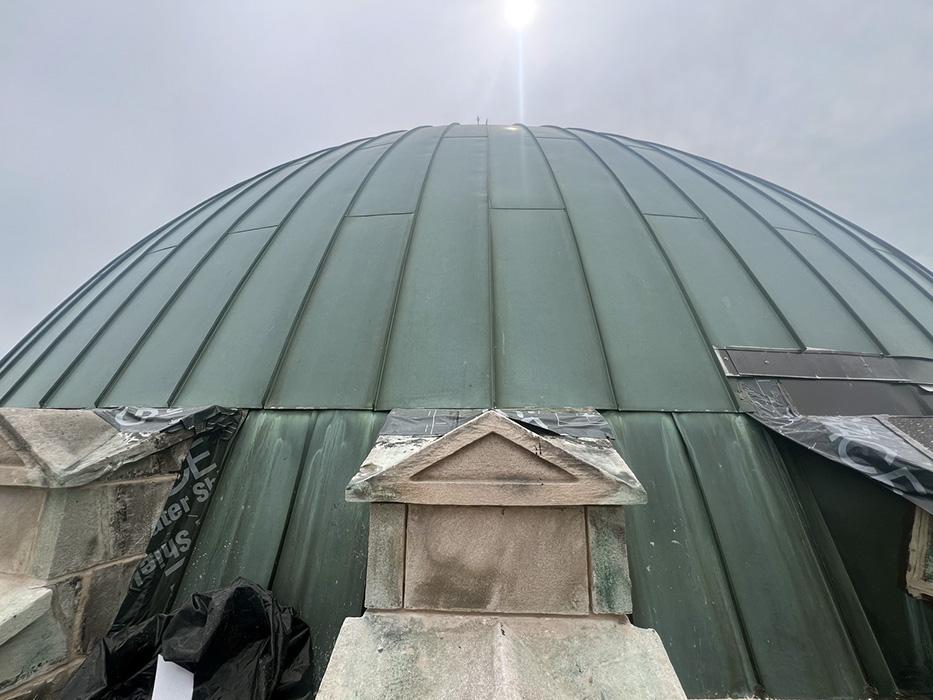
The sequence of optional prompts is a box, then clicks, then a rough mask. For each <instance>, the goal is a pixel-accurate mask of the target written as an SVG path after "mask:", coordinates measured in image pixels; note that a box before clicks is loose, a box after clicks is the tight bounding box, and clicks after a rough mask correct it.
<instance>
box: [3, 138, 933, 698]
mask: <svg viewBox="0 0 933 700" xmlns="http://www.w3.org/2000/svg"><path fill="white" fill-rule="evenodd" d="M931 329H933V276H931V274H930V272H929V271H928V270H926V269H925V268H924V267H922V266H921V265H919V264H918V263H916V262H914V261H912V260H911V259H909V258H908V257H906V256H904V255H903V254H901V253H899V252H898V251H896V250H894V249H893V248H891V247H890V246H888V245H887V244H885V243H884V242H882V241H880V240H879V239H877V238H875V237H874V236H872V235H870V234H868V233H867V232H865V231H863V230H862V229H860V228H858V227H856V226H855V225H853V224H851V223H849V222H847V221H845V220H843V219H841V218H840V217H838V216H836V215H834V214H832V213H830V212H828V211H826V210H825V209H823V208H821V207H819V206H817V205H815V204H813V203H811V202H809V201H807V200H805V199H803V198H802V197H800V196H798V195H795V194H792V193H790V192H788V191H787V190H784V189H782V188H780V187H777V186H775V185H772V184H769V183H767V182H764V181H762V180H760V179H759V178H756V177H753V176H751V175H748V174H745V173H742V172H739V171H736V170H734V169H731V168H728V167H726V166H723V165H719V164H717V163H713V162H711V161H708V160H705V159H703V158H699V157H696V156H692V155H689V154H686V153H683V152H680V151H677V150H674V149H671V148H667V147H664V146H659V145H657V144H653V143H647V142H642V141H636V140H632V139H627V138H624V137H620V136H614V135H610V134H601V133H595V132H592V131H587V130H583V129H561V128H556V127H530V128H529V127H524V126H490V127H485V126H460V125H452V126H448V127H421V128H418V129H413V130H411V131H407V132H394V133H390V134H385V135H383V136H379V137H376V138H372V139H364V140H361V141H356V142H352V143H349V144H345V145H343V146H338V147H336V148H332V149H327V150H324V151H321V152H319V153H316V154H313V155H311V156H306V157H303V158H299V159H298V160H296V161H293V162H290V163H286V164H285V165H282V166H279V167H277V168H273V169H272V170H270V171H268V172H265V173H262V174H261V175H258V176H256V177H254V178H252V179H250V180H248V181H246V182H244V183H241V184H239V185H236V186H234V187H232V188H230V189H229V190H226V191H224V192H222V193H221V194H219V195H217V196H216V197H214V198H212V199H210V200H208V201H207V202H204V203H203V204H201V205H199V206H197V207H195V208H194V209H192V210H191V211H189V212H187V213H185V214H183V215H182V216H180V217H179V218H178V219H176V220H174V221H172V222H170V223H169V224H167V225H166V226H164V227H163V228H161V229H159V230H158V231H156V232H155V233H153V234H151V235H150V236H149V237H147V238H145V239H144V240H143V241H142V242H141V243H139V244H137V245H135V246H134V247H133V248H131V249H130V250H129V251H127V252H126V253H125V254H123V255H122V256H120V257H119V258H118V259H116V260H115V261H113V262H112V263H111V264H110V265H108V266H107V267H105V268H104V269H103V270H102V271H101V272H100V273H99V274H98V275H96V276H95V277H94V278H92V279H91V280H90V281H89V282H88V283H87V284H85V285H84V286H83V287H81V288H80V289H79V290H78V291H77V292H76V293H75V294H74V295H73V296H72V297H70V298H69V299H67V300H66V301H65V302H64V303H63V304H62V305H61V306H60V307H59V308H58V309H56V310H55V311H54V312H53V313H52V314H51V315H50V316H49V317H48V318H47V319H45V320H44V321H43V322H42V323H41V324H40V325H39V326H38V327H37V328H36V329H35V330H34V331H33V332H32V333H31V334H30V335H29V336H28V337H27V338H25V339H24V340H23V342H21V343H20V344H19V345H17V346H16V347H15V348H14V349H13V350H12V351H11V353H10V354H9V355H8V356H7V357H6V358H5V359H4V360H3V361H2V362H0V405H7V406H48V407H90V406H116V405H137V406H139V405H143V406H195V405H205V404H221V405H227V406H237V407H242V408H249V409H254V410H250V411H249V412H248V416H247V417H246V419H245V422H244V423H243V425H242V427H241V429H240V431H239V432H238V434H237V436H236V438H235V440H234V442H233V444H232V445H231V448H230V451H229V453H228V455H227V457H226V460H225V463H224V465H223V476H222V478H221V479H220V480H219V481H218V484H217V486H216V491H215V495H214V496H212V501H211V507H210V509H209V510H208V512H207V515H206V516H205V518H204V521H203V524H202V525H201V527H200V532H199V534H198V535H197V539H196V541H195V542H194V544H193V545H192V549H191V552H190V556H189V558H188V561H187V562H186V568H185V570H184V578H183V581H182V583H181V584H180V587H179V589H178V590H177V591H176V598H175V599H176V601H177V600H179V599H180V597H181V596H185V595H189V594H190V593H192V592H193V591H195V590H209V589H211V588H215V587H218V586H222V585H226V584H229V583H231V582H232V581H233V580H234V579H236V578H237V577H238V576H244V577H247V578H249V579H251V580H253V581H256V582H257V583H259V584H261V585H264V586H267V587H269V588H271V589H272V590H273V592H274V593H275V595H276V597H277V599H279V600H280V601H282V602H283V603H286V604H288V605H293V606H295V607H296V608H297V609H298V610H299V612H300V613H301V615H302V616H303V617H304V618H305V619H306V620H307V621H308V622H309V624H310V627H311V630H312V636H313V645H314V649H315V651H314V654H315V674H316V677H317V678H318V679H319V678H320V676H321V674H322V673H323V670H324V667H325V666H326V663H327V659H328V655H329V653H330V649H331V647H332V645H333V643H334V640H335V639H336V636H337V632H338V630H339V629H340V625H341V624H342V622H343V619H344V618H345V617H346V616H348V615H358V614H359V613H360V611H361V609H362V606H363V590H364V582H365V570H366V556H367V555H366V552H367V513H366V510H365V508H360V506H359V504H353V503H347V502H345V497H344V496H345V494H344V488H345V486H346V484H347V482H348V480H349V479H350V477H351V476H352V475H353V474H354V473H355V472H356V470H357V469H358V467H359V465H360V463H361V462H362V460H363V459H364V458H365V456H366V454H367V453H368V451H369V449H370V447H371V446H372V445H373V442H374V440H375V438H376V435H377V434H378V432H379V430H380V427H381V425H382V424H383V421H384V418H385V411H387V410H388V409H391V408H396V407H442V408H452V409H455V408H483V407H487V406H490V405H497V406H500V407H524V406H536V407H561V406H575V407H588V406H589V407H595V408H598V409H600V411H601V413H602V414H603V416H604V417H605V418H606V420H607V422H608V423H609V424H610V425H611V427H612V429H613V431H614V433H615V435H616V438H617V446H618V448H619V449H620V451H621V452H622V453H623V454H624V456H625V459H626V461H627V462H628V464H629V465H630V466H631V467H632V469H633V471H634V472H635V473H636V475H637V476H638V478H639V480H640V481H641V482H642V484H644V486H645V488H646V490H647V492H648V498H649V500H648V504H647V505H645V506H639V507H637V508H631V509H627V512H626V535H625V537H626V542H627V546H628V551H629V556H630V563H631V570H632V584H633V599H634V615H633V620H634V622H635V623H636V624H638V625H640V626H643V627H651V628H654V629H656V630H657V631H658V633H659V634H660V635H661V638H662V639H663V641H664V645H665V648H666V649H667V651H668V653H669V655H670V657H671V660H672V662H673V664H674V667H675V669H676V671H677V673H678V676H679V677H680V680H681V682H682V683H683V685H684V687H685V689H686V690H687V693H688V695H689V696H690V697H700V698H711V697H750V696H752V695H755V696H757V697H763V696H768V697H782V698H814V699H815V698H830V697H838V698H842V697H894V696H897V697H904V696H906V695H910V694H911V693H921V694H926V695H925V696H929V694H930V693H933V608H931V607H930V605H929V604H928V603H925V602H921V601H920V600H917V599H915V598H913V597H911V596H910V595H908V593H907V591H906V590H905V586H904V560H905V559H906V553H905V550H906V542H907V539H908V537H909V532H908V531H907V530H906V529H905V528H909V525H910V523H911V522H913V518H914V517H915V512H916V511H915V508H914V504H913V503H912V502H911V501H909V500H907V499H906V498H903V497H902V496H901V495H898V494H896V493H894V492H892V491H891V490H890V489H888V488H886V487H885V486H882V485H881V484H879V483H878V482H877V481H872V480H870V479H868V478H866V477H865V476H863V475H862V474H859V473H857V472H856V471H855V470H854V469H850V468H848V467H844V466H841V465H840V464H837V463H836V462H833V461H831V460H830V459H827V458H826V456H825V455H821V454H817V453H816V452H814V451H811V450H808V449H804V448H803V447H801V446H800V445H798V444H794V443H792V442H791V441H790V440H788V439H784V438H782V437H781V436H779V435H776V434H774V433H771V432H769V431H768V430H766V429H765V428H764V427H762V425H760V424H759V423H757V422H756V421H755V420H753V418H751V417H749V416H748V415H745V414H743V413H742V409H743V408H747V407H745V406H740V404H739V401H740V400H742V398H741V395H740V393H737V392H736V391H735V389H736V385H737V383H738V380H736V376H738V375H737V374H736V373H735V372H733V371H731V370H732V369H735V367H732V368H731V369H730V367H729V366H728V364H727V363H728V361H729V360H730V358H732V359H734V358H740V357H741V353H743V352H744V353H745V355H744V356H745V358H746V359H747V358H748V357H750V356H751V355H755V357H756V358H757V359H756V361H758V362H759V366H758V369H757V370H756V371H753V372H751V373H750V374H751V375H752V376H753V377H754V376H765V377H768V376H771V377H774V376H780V377H782V379H781V382H782V384H781V386H783V387H785V388H788V387H790V388H791V389H792V391H793V392H794V396H793V398H794V400H795V401H798V405H797V407H798V408H801V406H800V403H806V404H807V406H806V408H807V410H803V408H801V413H810V414H827V413H832V412H833V411H839V413H842V414H843V415H848V416H853V415H855V416H857V417H858V418H871V416H870V415H868V416H866V415H865V414H901V415H918V414H923V415H926V416H930V415H933V394H931V393H930V391H929V388H928V387H929V385H933V340H931ZM741 348H769V349H771V350H772V351H773V350H776V349H781V348H783V349H787V350H792V351H800V350H804V349H824V350H833V351H837V353H819V352H816V353H812V352H808V353H803V352H794V353H786V352H784V353H781V352H772V353H770V354H769V353H757V355H756V354H755V353H752V352H749V351H743V350H741ZM842 353H856V354H842ZM858 353H860V354H858ZM791 356H792V359H793V362H791V363H790V364H791V365H794V366H793V367H790V371H788V367H789V365H788V364H787V362H785V365H784V373H783V374H781V372H780V371H774V370H773V369H770V368H769V366H768V362H769V361H771V359H769V358H777V359H778V360H781V361H782V362H784V361H787V360H788V358H790V357H791ZM924 358H925V359H924ZM827 361H829V362H837V361H838V362H837V366H836V367H835V368H834V370H833V371H835V372H837V373H836V374H833V375H832V376H830V377H829V378H825V374H821V372H822V369H823V368H825V367H826V362H827ZM808 363H809V364H808ZM804 365H807V366H806V367H804V369H806V372H805V373H804V374H805V375H806V376H801V374H800V373H798V372H797V370H798V369H800V368H801V367H803V366H804ZM772 367H773V366H772ZM852 368H854V369H855V370H857V371H855V372H854V373H853V374H848V373H847V372H849V370H850V369H852ZM856 375H857V376H856ZM853 377H854V379H853ZM867 380H870V381H867ZM827 397H829V398H830V399H832V400H827ZM746 398H747V397H746ZM274 409H308V410H274ZM839 413H834V414H833V415H839ZM924 420H928V419H924ZM875 691H877V692H875Z"/></svg>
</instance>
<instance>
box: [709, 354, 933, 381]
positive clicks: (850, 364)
mask: <svg viewBox="0 0 933 700" xmlns="http://www.w3.org/2000/svg"><path fill="white" fill-rule="evenodd" d="M716 355H717V357H718V358H719V361H720V363H721V366H722V369H723V371H724V372H725V373H726V376H728V377H781V378H788V379H846V380H850V381H876V382H890V383H898V384H900V383H906V384H926V383H929V382H931V381H933V359H931V358H927V357H893V356H889V355H878V354H869V353H855V352H839V351H836V350H814V349H810V348H808V349H806V350H785V349H772V348H734V347H729V348H717V349H716Z"/></svg>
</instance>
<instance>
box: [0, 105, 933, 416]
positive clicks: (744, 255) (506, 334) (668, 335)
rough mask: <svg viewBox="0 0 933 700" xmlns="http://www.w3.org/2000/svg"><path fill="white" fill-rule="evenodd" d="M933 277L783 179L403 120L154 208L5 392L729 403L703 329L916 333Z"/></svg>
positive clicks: (729, 340) (16, 400) (585, 134)
mask: <svg viewBox="0 0 933 700" xmlns="http://www.w3.org/2000/svg"><path fill="white" fill-rule="evenodd" d="M931 329H933V276H931V274H930V272H929V271H928V270H926V269H925V268H923V267H922V266H921V265H919V264H918V263H916V262H914V261H912V260H911V259H910V258H908V257H906V256H904V255H903V254H901V253H899V252H898V251H897V250H895V249H894V248H892V247H890V246H888V245H887V244H885V243H883V242H882V241H880V240H879V239H877V238H875V237H873V236H871V235H870V234H867V233H866V232H864V231H863V230H861V229H859V228H857V227H855V226H854V225H852V224H850V223H849V222H847V221H845V220H843V219H841V218H840V217H838V216H836V215H834V214H831V213H829V212H827V211H826V210H825V209H823V208H821V207H818V206H816V205H814V204H812V203H810V202H808V201H807V200H805V199H804V198H802V197H800V196H799V195H795V194H792V193H790V192H788V191H787V190H784V189H783V188H780V187H777V186H775V185H772V184H770V183H767V182H765V181H764V180H761V179H760V178H757V177H754V176H750V175H747V174H745V173H741V172H739V171H737V170H734V169H732V168H728V167H726V166H723V165H720V164H718V163H714V162H712V161H710V160H707V159H704V158H700V157H697V156H693V155H690V154H687V153H684V152H682V151H678V150H676V149H672V148H668V147H665V146H661V145H658V144H653V143H648V142H644V141H638V140H635V139H629V138H626V137H621V136H615V135H610V134H604V133H597V132H593V131H589V130H585V129H563V128H558V127H549V126H544V127H525V126H489V127H483V126H462V125H456V124H452V125H449V126H446V127H419V128H417V129H413V130H411V131H407V132H391V133H388V134H384V135H382V136H379V137H375V138H372V139H363V140H360V141H355V142H351V143H348V144H345V145H342V146H338V147H335V148H330V149H325V150H323V151H319V152H317V153H315V154H312V155H309V156H305V157H303V158H299V159H297V160H294V161H291V162H289V163H286V164H284V165H282V166H279V167H277V168H273V169H271V170H268V171H266V172H265V173H262V174H260V175H257V176H256V177H254V178H252V179H250V180H247V181H245V182H243V183H240V184H239V185H236V186H234V187H232V188H230V189H228V190H225V191H224V192H222V193H220V194H219V195H217V196H215V197H213V198H211V199H209V200H207V201H206V202H204V203H202V204H200V205H198V206H196V207H194V208H193V209H192V210H190V211H189V212H187V213H185V214H183V215H182V216H180V217H178V218H177V219H175V220H173V221H171V222H169V223H168V224H166V225H165V226H163V227H162V228H161V229H159V230H158V231H156V232H155V233H153V234H151V235H150V236H148V237H147V238H145V239H143V240H142V241H141V242H140V243H138V244H137V245H135V246H133V247H132V248H131V249H130V250H128V251H127V252H126V253H124V254H123V255H122V256H120V257H119V258H117V259H116V260H115V261H113V262H112V263H111V264H109V265H108V266H106V267H105V268H104V269H103V270H101V272H100V273H98V274H97V275H96V276H95V277H94V278H92V279H91V280H90V281H89V282H88V283H87V284H85V285H84V286H83V287H82V288H81V289H79V290H78V291H77V292H76V293H75V294H74V295H72V297H70V298H69V299H67V300H66V301H65V302H64V303H63V304H62V305H61V306H60V307H59V308H58V309H56V310H55V311H54V312H53V313H52V314H51V315H50V316H49V317H48V318H46V319H45V320H44V321H43V322H42V323H41V324H40V325H39V326H38V327H37V328H36V329H35V330H34V331H33V332H32V333H31V334H30V335H29V336H28V337H27V338H26V339H24V341H23V342H22V343H20V344H19V345H18V346H16V347H15V348H14V349H13V351H12V352H11V353H9V354H8V356H7V357H6V358H5V359H4V360H3V362H2V364H0V403H3V404H6V405H23V406H36V405H42V406H50V407H68V408H71V407H88V406H93V405H121V404H149V405H158V406H164V405H197V404H206V403H220V404H226V405H233V406H241V407H253V408H256V407H273V408H354V409H365V408H369V409H372V408H375V409H387V408H392V407H397V406H421V407H431V406H437V407H448V408H450V407H482V406H490V405H500V406H547V405H578V406H594V407H596V408H602V409H624V410H676V411H731V410H735V405H734V402H733V399H732V398H731V395H730V393H729V391H728V389H727V387H726V386H725V384H724V382H723V378H722V376H721V373H720V370H719V368H718V366H717V364H716V361H715V359H714V357H713V355H712V347H713V346H752V347H772V348H804V347H809V348H826V349H832V350H845V351H856V352H870V353H883V354H890V355H903V356H924V357H931V356H933V332H931Z"/></svg>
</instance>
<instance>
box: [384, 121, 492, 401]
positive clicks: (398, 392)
mask: <svg viewBox="0 0 933 700" xmlns="http://www.w3.org/2000/svg"><path fill="white" fill-rule="evenodd" d="M448 133H453V130H451V132H448ZM486 153H487V148H486V139H485V138H445V139H443V140H442V143H441V144H440V145H439V146H438V149H437V153H436V154H435V157H434V162H433V163H432V164H431V176H430V177H429V178H428V179H427V181H426V183H425V191H424V196H423V198H422V203H421V207H420V209H419V210H418V219H417V221H416V222H415V227H414V231H413V232H412V239H411V244H410V247H409V251H408V259H407V261H406V263H405V269H404V273H403V277H402V282H401V286H400V289H399V295H398V302H397V305H396V311H395V316H394V318H393V319H392V334H391V337H390V340H389V344H388V347H387V349H386V358H385V367H384V369H383V375H382V383H381V387H380V391H379V394H378V396H377V399H376V405H377V407H378V408H385V409H392V408H396V407H436V408H445V407H447V406H489V405H491V403H492V389H491V385H490V382H491V373H490V371H491V370H490V367H491V365H492V338H491V336H490V332H491V320H490V309H491V293H492V289H491V281H490V271H491V268H490V257H489V243H490V239H489V209H488V204H487V197H486V180H487V164H486ZM452 319H456V322H455V323H452V322H451V320H452Z"/></svg>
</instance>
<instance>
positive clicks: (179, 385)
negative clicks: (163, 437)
mask: <svg viewBox="0 0 933 700" xmlns="http://www.w3.org/2000/svg"><path fill="white" fill-rule="evenodd" d="M394 133H399V132H397V131H389V132H386V133H384V134H380V135H379V136H374V137H372V138H369V139H359V140H358V141H349V142H347V143H345V144H343V145H342V146H338V147H337V148H335V149H331V150H330V151H328V153H334V152H335V151H337V150H338V149H340V148H344V147H346V146H349V145H351V144H354V143H356V144H357V145H356V146H354V147H353V148H351V149H350V150H349V151H347V152H346V153H344V154H343V155H342V156H340V157H339V158H337V160H335V161H334V162H333V163H331V164H330V165H328V166H327V167H326V168H325V169H324V171H323V172H322V173H321V174H320V175H318V176H317V177H316V178H315V179H314V181H313V182H312V183H311V184H310V185H309V186H308V187H307V188H306V189H305V191H304V192H303V193H302V194H301V195H299V197H298V198H297V200H296V201H295V203H294V204H293V205H292V206H291V207H290V208H289V210H288V211H287V212H286V213H285V216H284V217H282V220H281V221H279V223H278V224H276V225H275V230H274V231H273V232H272V234H271V235H270V236H269V238H268V239H267V240H266V242H265V243H264V244H263V245H262V247H261V248H260V249H259V252H258V253H256V255H255V256H254V258H253V261H252V262H251V263H250V264H249V266H248V267H247V268H246V271H245V272H244V273H243V275H242V276H241V277H240V280H239V282H237V285H236V287H234V289H233V291H232V292H231V293H230V295H229V296H228V297H227V300H226V301H225V302H224V304H223V306H222V307H221V309H220V312H219V313H218V314H217V316H216V317H215V318H214V321H213V323H211V326H210V328H208V331H207V333H206V334H205V336H204V338H202V339H201V342H200V343H199V344H198V347H197V349H196V350H195V352H194V354H193V355H192V356H191V359H190V360H189V361H188V364H187V366H186V367H185V369H184V371H183V372H182V374H181V376H180V377H179V378H178V381H177V382H176V383H175V386H174V388H173V389H172V391H171V393H170V394H169V396H168V401H167V405H169V406H172V405H174V403H175V401H176V400H177V398H178V396H179V395H180V394H181V392H182V390H183V389H184V385H185V384H186V383H187V381H188V379H189V378H190V377H191V374H192V372H194V368H195V367H196V366H197V364H198V362H199V361H200V359H201V356H202V355H203V353H204V351H205V350H206V348H207V346H208V345H209V344H210V341H211V340H212V339H213V337H214V334H215V333H216V332H217V329H218V328H219V327H220V324H221V323H222V322H223V319H224V318H226V316H227V313H228V312H229V310H230V309H231V308H232V306H233V304H234V303H235V302H236V300H237V299H238V298H239V295H240V292H241V290H242V289H243V288H244V287H245V286H246V283H247V282H248V281H249V279H250V278H251V277H252V275H253V271H254V270H255V269H256V268H257V267H258V266H259V263H260V262H261V261H262V259H263V258H264V257H265V255H266V251H268V250H269V248H270V247H271V246H272V244H273V242H274V241H275V240H276V238H277V237H278V235H279V233H280V232H281V231H282V230H283V229H284V228H285V225H286V224H287V223H288V222H289V221H290V220H291V218H292V216H293V215H294V213H295V211H297V209H298V208H299V207H300V206H301V205H302V203H303V202H304V201H305V200H306V199H307V198H308V197H309V196H310V195H311V193H312V192H313V191H314V190H315V189H317V186H318V184H319V183H321V182H322V181H323V180H324V178H325V177H326V176H327V175H328V174H329V173H330V172H331V171H332V170H333V169H334V168H336V167H337V166H338V165H340V164H341V163H343V162H344V161H345V160H346V159H347V158H348V157H350V156H351V155H352V154H354V153H356V152H358V151H360V150H362V149H364V148H366V144H369V143H372V142H373V141H374V140H376V139H380V138H383V137H385V136H388V135H390V134H394ZM323 155H325V154H322V157H323ZM316 161H317V159H315V160H314V161H311V162H316ZM309 165H310V163H309ZM303 169H304V168H301V169H300V170H298V171H295V173H293V175H294V174H297V173H298V172H300V171H301V170H303ZM286 179H288V178H286ZM283 182H284V180H283ZM280 184H281V183H280ZM244 216H245V214H244ZM241 218H242V217H241ZM101 397H103V392H101Z"/></svg>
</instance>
